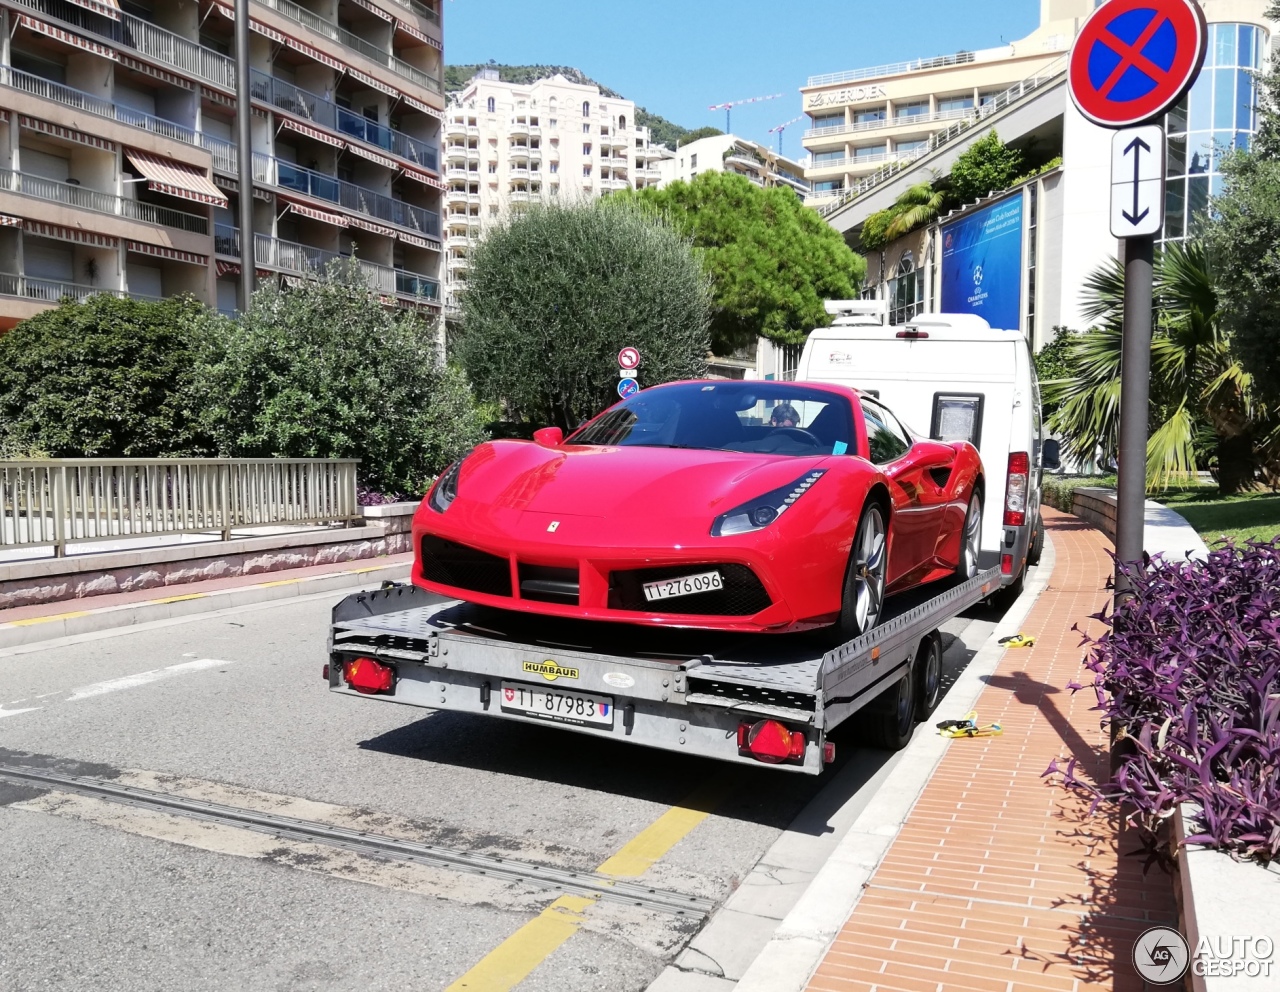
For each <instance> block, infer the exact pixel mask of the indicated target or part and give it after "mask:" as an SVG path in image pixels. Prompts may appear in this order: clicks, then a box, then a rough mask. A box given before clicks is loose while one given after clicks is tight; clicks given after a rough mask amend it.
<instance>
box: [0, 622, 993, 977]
mask: <svg viewBox="0 0 1280 992" xmlns="http://www.w3.org/2000/svg"><path fill="white" fill-rule="evenodd" d="M336 598H339V597H326V598H325V599H324V600H323V601H310V602H288V603H284V604H281V605H272V606H269V607H267V608H250V609H246V610H244V611H242V612H240V613H236V614H233V615H224V616H218V617H215V618H206V619H195V620H190V621H187V622H182V623H177V624H170V625H166V626H162V627H152V628H140V629H136V630H132V631H129V632H128V633H123V634H121V633H118V632H117V633H115V634H114V635H112V636H98V637H93V638H86V639H82V640H80V641H78V642H77V643H72V644H52V645H50V646H46V647H43V648H41V649H39V650H34V651H32V650H22V651H18V652H12V651H11V652H0V762H14V763H19V762H20V763H27V764H30V763H33V762H34V763H44V764H45V765H47V766H48V767H51V768H54V769H57V770H61V771H63V772H67V773H71V774H83V775H92V776H95V777H99V778H108V779H112V780H114V781H117V782H120V783H123V784H133V785H139V786H143V787H146V788H149V789H153V790H159V791H165V792H173V793H179V794H184V795H190V796H196V797H201V798H206V799H214V800H216V801H220V802H224V803H227V804H230V805H237V806H245V807H252V808H256V809H263V810H276V811H281V812H288V813H290V814H291V815H295V816H299V817H302V818H306V819H312V820H322V821H327V822H332V823H338V824H345V825H357V826H360V827H361V828H362V829H365V828H367V829H370V830H377V831H379V832H382V833H387V834H393V835H397V836H403V837H407V838H411V839H417V840H423V841H428V842H431V843H436V844H440V845H444V846H447V847H450V848H453V849H462V850H466V851H473V852H480V853H485V854H491V855H498V856H504V857H512V858H519V859H521V860H524V861H532V862H536V863H540V864H547V865H554V866H559V867H567V868H573V869H580V870H585V871H591V870H594V869H595V868H597V866H599V865H600V864H601V863H602V862H604V861H606V860H607V859H608V858H609V857H610V856H612V855H614V854H615V853H617V852H618V851H619V849H620V848H622V847H623V845H624V844H626V843H627V841H629V840H630V839H632V838H634V837H635V836H636V835H637V834H638V833H640V832H641V831H642V830H644V829H645V828H646V827H648V826H649V825H651V824H653V823H654V822H655V821H656V820H658V819H659V818H660V817H662V815H663V814H664V813H665V812H667V811H668V810H669V809H670V808H671V807H672V806H675V805H678V804H680V803H681V802H682V800H684V799H685V798H686V797H687V796H689V795H690V794H691V793H693V792H694V791H695V790H698V789H705V788H706V787H707V786H708V784H709V783H712V784H722V785H723V787H724V790H725V793H726V796H727V798H725V799H724V801H723V802H721V803H720V804H719V805H718V806H717V807H716V809H715V810H714V812H713V813H712V814H711V815H710V816H707V817H706V819H704V820H702V821H701V822H698V823H697V824H696V826H694V827H693V828H692V829H691V830H689V831H688V832H687V833H686V834H684V835H683V836H682V839H680V840H679V841H678V843H676V844H675V845H674V847H671V849H670V850H669V851H667V852H666V853H665V854H664V855H663V856H662V858H661V860H660V861H659V862H658V863H657V864H655V865H654V866H653V867H652V868H651V869H650V870H649V871H648V872H647V873H646V874H645V875H644V876H643V880H644V881H646V882H650V883H652V884H654V885H656V886H659V887H662V888H665V889H672V890H677V891H681V892H685V893H690V894H694V895H701V896H706V897H710V898H713V899H715V900H716V901H717V902H719V901H721V900H723V899H724V898H725V897H726V896H727V895H728V894H729V893H731V892H732V891H733V890H734V889H735V888H736V887H737V885H738V883H739V882H740V881H741V880H742V879H743V878H744V877H745V875H746V874H747V873H748V872H749V871H750V870H751V868H752V866H753V865H754V864H755V863H756V861H757V860H758V859H759V858H760V856H761V855H762V854H763V853H764V852H765V851H766V850H767V849H768V848H769V847H770V845H771V844H773V843H774V841H775V840H777V839H778V837H779V836H780V835H781V834H782V832H783V831H784V830H786V829H787V827H788V825H790V824H791V823H792V822H793V821H794V820H795V819H796V817H797V814H799V813H800V812H801V810H802V809H804V808H805V806H806V804H809V803H810V802H811V801H814V800H815V799H816V801H817V802H818V803H820V804H825V805H826V806H830V807H832V808H835V807H838V806H839V805H840V804H841V803H842V802H844V801H845V800H846V799H847V798H849V797H846V796H832V795H830V794H820V793H822V790H824V789H829V788H830V785H829V783H831V781H832V779H833V777H834V776H832V775H831V774H830V773H828V775H826V776H824V777H823V778H821V779H814V778H810V777H807V776H800V775H793V774H780V773H778V772H776V771H768V770H763V769H762V770H755V769H739V768H736V767H731V766H724V765H720V764H717V763H714V762H709V761H705V760H700V759H690V758H689V757H687V756H681V755H674V754H667V753H665V752H661V751H651V750H646V749H641V748H635V747H628V746H626V745H622V744H616V743H613V742H609V741H597V740H594V739H588V738H585V737H581V736H578V735H575V734H571V733H568V732H565V731H561V730H557V729H554V728H550V727H539V726H524V725H521V724H515V723H509V722H505V721H498V720H486V719H482V718H473V717H469V716H463V715H458V714H450V713H444V712H432V711H426V710H414V709H408V708H404V707H399V706H389V705H385V704H381V703H375V702H366V701H363V700H354V699H350V698H343V697H340V696H337V695H333V694H330V693H329V692H328V691H327V688H326V685H325V683H324V682H322V680H321V665H322V664H323V662H324V660H325V654H324V644H325V636H326V623H327V618H328V608H329V605H330V604H331V602H332V601H333V600H334V599H336ZM996 619H998V615H996V614H993V613H992V611H990V610H988V611H986V612H985V613H984V612H978V613H975V614H974V615H972V616H970V617H967V618H962V619H958V620H956V621H953V622H952V623H951V624H949V625H948V626H947V627H946V628H945V632H946V634H947V643H948V645H949V647H948V651H947V654H946V657H945V661H944V665H945V683H944V684H950V682H951V681H953V680H954V677H955V676H956V674H957V673H958V672H959V671H960V670H961V669H962V668H963V666H964V665H965V664H966V663H967V662H968V659H969V658H970V657H971V656H972V654H973V653H974V652H975V651H976V650H977V648H978V647H980V646H981V644H982V642H983V641H984V640H985V638H986V636H987V634H989V632H990V630H991V627H992V625H993V622H994V620H996ZM839 752H840V759H839V760H840V763H842V764H843V763H860V764H861V765H863V766H865V774H864V775H860V776H855V777H853V778H852V780H853V781H864V780H866V779H870V778H871V776H872V775H873V774H874V771H875V770H876V769H877V768H879V767H881V766H882V765H883V763H884V762H885V761H886V760H887V756H886V755H884V754H882V753H879V752H874V751H868V750H864V749H860V748H857V747H855V746H852V745H851V744H850V743H849V742H848V741H847V740H842V741H841V746H840V748H839ZM844 779H845V780H846V781H850V780H851V777H850V776H844ZM872 787H873V786H870V785H868V786H865V787H864V791H865V790H866V789H870V788H872ZM865 798H866V797H865V796H864V797H863V799H864V800H865ZM0 847H2V850H3V856H2V857H0V891H3V893H4V896H3V898H2V899H0V933H3V934H4V939H3V940H0V989H5V990H15V992H19V990H21V992H26V990H46V989H47V990H59V992H78V990H86V992H89V990H91V992H113V990H121V992H126V990H127V992H143V990H151V989H155V990H165V992H173V990H177V989H183V990H192V992H195V990H206V989H207V990H219V992H228V990H239V989H245V990H262V989H272V990H295V989H297V990H303V989H305V990H313V989H314V990H357V989H358V990H381V989H388V990H391V989H396V990H403V989H408V988H413V989H415V990H434V989H445V988H448V987H449V986H450V985H451V984H452V983H453V982H455V980H457V979H458V978H459V977H460V976H462V975H464V974H465V973H467V972H468V970H469V969H471V968H472V967H473V966H474V965H475V964H476V963H477V962H478V961H481V960H482V959H484V958H485V957H486V955H488V954H489V953H490V952H491V951H492V950H493V949H494V948H495V947H497V946H498V945H499V944H501V943H502V942H503V941H504V940H506V939H507V938H508V937H510V936H511V935H512V934H513V933H515V932H516V931H518V930H520V929H521V927H522V926H524V925H525V924H526V923H528V922H529V921H530V920H533V919H534V918H535V917H537V915H538V914H539V913H540V912H542V911H543V910H544V909H546V908H547V906H548V904H550V903H551V901H552V899H553V898H554V896H553V895H551V894H548V893H547V892H546V891H545V890H543V889H538V888H534V887H532V886H528V885H525V884H521V883H503V882H499V881H497V880H494V879H490V878H485V877H482V876H478V875H474V874H465V873H459V872H456V871H450V870H445V869H439V868H428V867H424V866H415V865H388V864H387V863H385V862H382V861H375V860H373V859H370V858H366V857H361V856H356V855H352V854H349V853H346V852H340V851H336V850H333V849H326V848H321V847H318V846H312V845H306V844H302V843H299V842H285V841H280V840H277V839H275V838H272V837H269V836H266V835H263V834H252V833H250V832H248V831H243V830H239V829H235V828H231V827H225V826H215V825H212V824H202V823H199V822H196V821H191V820H188V819H182V818H178V817H173V816H167V815H164V814H159V813H154V812H147V811H143V810H135V809H131V808H129V807H124V806H120V805H118V804H113V803H108V802H102V801H100V800H94V799H88V798H83V797H76V796H70V795H67V794H65V793H60V792H56V791H52V792H44V791H41V790H38V789H30V788H19V787H14V786H6V785H3V784H0ZM696 929H697V926H696V925H694V924H692V923H690V922H689V921H686V920H681V919H679V918H677V917H675V916H672V915H669V914H663V913H647V912H641V911H639V910H636V909H631V908H629V907H618V906H614V905H607V904H603V903H601V904H597V905H595V906H593V907H591V908H590V909H588V910H587V911H585V912H584V914H583V921H582V924H581V927H580V929H578V930H577V931H576V932H574V933H573V935H572V936H571V937H570V938H569V939H567V940H566V941H565V942H564V943H563V944H562V945H561V946H559V948H558V949H556V950H555V951H554V952H553V953H551V954H550V955H549V956H547V957H546V958H545V960H542V961H541V963H540V964H538V965H537V967H536V968H535V969H534V970H533V971H532V973H531V974H529V976H528V977H527V978H526V979H525V980H524V981H523V982H521V983H520V984H519V986H518V987H519V989H520V990H521V992H541V990H547V992H550V990H557V992H586V990H608V992H632V990H635V992H638V990H641V989H644V988H645V987H646V986H647V984H648V983H649V982H650V981H651V980H652V979H653V978H654V977H655V976H656V975H657V974H658V972H659V971H661V969H662V968H663V966H664V965H665V964H666V963H668V962H669V961H671V960H672V959H673V958H674V957H675V956H676V955H677V954H678V953H679V952H680V950H681V949H682V948H683V947H684V946H685V945H686V944H687V943H688V941H689V939H690V938H691V937H692V936H693V934H694V932H695V931H696Z"/></svg>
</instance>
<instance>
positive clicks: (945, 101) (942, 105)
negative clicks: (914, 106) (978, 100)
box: [938, 96, 973, 114]
mask: <svg viewBox="0 0 1280 992" xmlns="http://www.w3.org/2000/svg"><path fill="white" fill-rule="evenodd" d="M972 109H973V97H971V96H947V97H943V98H942V99H940V100H939V101H938V113H940V114H958V113H960V112H962V111H965V110H972Z"/></svg>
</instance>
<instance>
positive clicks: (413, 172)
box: [400, 165, 449, 189]
mask: <svg viewBox="0 0 1280 992" xmlns="http://www.w3.org/2000/svg"><path fill="white" fill-rule="evenodd" d="M400 171H401V172H403V173H404V174H405V178H406V179H412V180H413V181H414V182H419V183H422V185H423V186H430V187H431V188H432V189H448V188H449V187H448V185H447V184H446V183H444V182H441V181H440V180H439V179H436V178H434V177H433V176H428V175H427V174H426V173H425V172H419V171H418V170H417V169H410V168H408V167H407V166H403V165H402V166H400Z"/></svg>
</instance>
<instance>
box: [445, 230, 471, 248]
mask: <svg viewBox="0 0 1280 992" xmlns="http://www.w3.org/2000/svg"><path fill="white" fill-rule="evenodd" d="M470 245H471V239H470V238H469V237H467V235H465V234H452V233H451V234H450V235H449V238H448V240H447V241H445V246H446V247H448V248H462V249H466V248H468V247H470Z"/></svg>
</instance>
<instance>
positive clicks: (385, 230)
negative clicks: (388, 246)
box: [347, 217, 398, 238]
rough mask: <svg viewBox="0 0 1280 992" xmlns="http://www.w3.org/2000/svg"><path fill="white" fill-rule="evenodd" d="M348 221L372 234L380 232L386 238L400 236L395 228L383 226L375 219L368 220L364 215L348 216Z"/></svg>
mask: <svg viewBox="0 0 1280 992" xmlns="http://www.w3.org/2000/svg"><path fill="white" fill-rule="evenodd" d="M347 223H348V224H350V225H351V226H352V227H358V228H360V230H362V231H368V232H369V233H370V234H379V235H381V236H382V237H384V238H394V237H397V236H398V235H397V232H396V231H395V229H394V228H390V227H383V226H382V225H381V224H375V223H374V222H373V221H371V220H366V219H365V218H364V217H348V218H347Z"/></svg>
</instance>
